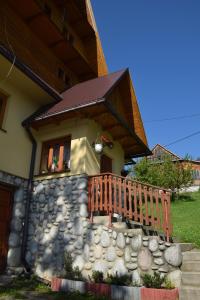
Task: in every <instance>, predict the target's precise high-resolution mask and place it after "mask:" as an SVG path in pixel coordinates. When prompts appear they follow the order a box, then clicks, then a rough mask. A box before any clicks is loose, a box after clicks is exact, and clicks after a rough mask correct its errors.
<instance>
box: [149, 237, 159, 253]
mask: <svg viewBox="0 0 200 300" xmlns="http://www.w3.org/2000/svg"><path fill="white" fill-rule="evenodd" d="M149 250H150V251H151V252H155V251H157V250H158V241H157V239H150V241H149Z"/></svg>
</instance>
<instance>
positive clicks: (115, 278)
mask: <svg viewBox="0 0 200 300" xmlns="http://www.w3.org/2000/svg"><path fill="white" fill-rule="evenodd" d="M105 282H106V283H108V284H115V285H127V286H129V285H131V284H132V280H131V275H128V274H126V275H118V274H117V272H116V275H112V274H108V276H107V278H106V280H105Z"/></svg>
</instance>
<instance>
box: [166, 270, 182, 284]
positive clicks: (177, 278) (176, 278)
mask: <svg viewBox="0 0 200 300" xmlns="http://www.w3.org/2000/svg"><path fill="white" fill-rule="evenodd" d="M167 279H168V280H170V281H171V282H172V284H173V285H174V286H175V287H177V288H179V287H180V285H181V270H175V271H172V272H170V273H169V274H168V275H167Z"/></svg>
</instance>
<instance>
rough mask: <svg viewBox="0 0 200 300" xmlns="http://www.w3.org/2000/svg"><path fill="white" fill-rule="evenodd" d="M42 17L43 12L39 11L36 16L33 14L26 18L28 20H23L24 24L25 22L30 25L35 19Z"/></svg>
mask: <svg viewBox="0 0 200 300" xmlns="http://www.w3.org/2000/svg"><path fill="white" fill-rule="evenodd" d="M42 15H44V12H43V11H40V12H38V13H37V14H35V15H33V16H31V17H28V18H27V19H26V20H25V22H26V23H27V24H30V23H31V22H33V21H34V20H35V19H37V18H39V17H41V16H42Z"/></svg>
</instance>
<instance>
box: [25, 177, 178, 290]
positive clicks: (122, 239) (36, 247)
mask: <svg viewBox="0 0 200 300" xmlns="http://www.w3.org/2000/svg"><path fill="white" fill-rule="evenodd" d="M34 187H35V188H34V194H33V199H32V203H31V209H30V220H29V237H28V247H27V254H26V259H27V261H28V262H29V264H30V265H31V266H32V267H33V268H34V269H35V272H36V273H37V275H39V276H41V277H46V278H51V277H52V276H63V270H64V252H65V251H67V252H69V253H71V255H72V257H73V266H74V267H76V266H78V267H79V269H80V270H81V272H82V274H83V276H84V277H85V278H88V275H89V276H91V275H92V271H93V270H99V271H102V272H103V273H104V274H105V275H106V274H107V273H108V272H109V273H112V274H115V273H116V272H117V273H118V274H119V275H123V274H126V273H129V274H131V275H132V280H133V282H135V283H136V284H140V283H141V274H142V273H144V272H150V273H151V272H153V271H155V270H156V271H158V272H160V273H161V274H167V273H170V276H171V278H172V277H175V278H177V277H178V276H180V273H179V272H180V271H179V266H180V264H181V262H182V254H181V249H180V247H179V245H171V244H170V243H166V242H164V241H162V240H160V239H159V238H158V237H147V236H143V234H142V231H141V230H140V229H139V230H138V229H120V228H114V227H113V228H112V229H108V227H106V226H104V225H99V224H93V225H92V224H90V223H89V221H88V218H87V217H88V212H87V202H88V195H87V175H85V174H83V175H80V176H71V177H63V178H57V179H55V178H54V179H50V180H38V181H37V180H36V181H35V182H34Z"/></svg>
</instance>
